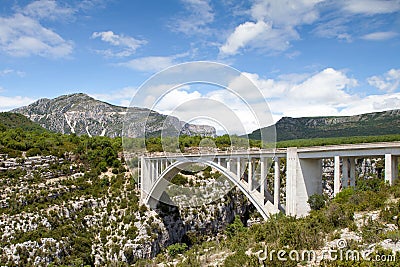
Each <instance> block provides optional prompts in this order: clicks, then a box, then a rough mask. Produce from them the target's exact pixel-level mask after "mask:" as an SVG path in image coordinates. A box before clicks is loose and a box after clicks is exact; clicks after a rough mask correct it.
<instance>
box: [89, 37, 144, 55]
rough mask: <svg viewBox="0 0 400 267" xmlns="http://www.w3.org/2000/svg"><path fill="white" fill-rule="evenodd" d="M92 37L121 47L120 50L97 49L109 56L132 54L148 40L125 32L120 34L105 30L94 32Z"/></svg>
mask: <svg viewBox="0 0 400 267" xmlns="http://www.w3.org/2000/svg"><path fill="white" fill-rule="evenodd" d="M92 38H93V39H96V38H100V39H101V40H102V41H103V42H106V43H109V44H111V45H112V46H114V47H118V48H120V50H119V51H113V50H111V49H107V50H97V52H99V53H101V54H103V55H105V56H108V57H127V56H131V55H133V54H134V53H135V52H136V49H138V48H139V47H141V46H142V45H144V44H146V43H147V41H145V40H139V39H135V38H133V37H130V36H125V35H123V34H121V35H118V34H115V33H114V32H112V31H104V32H94V33H93V34H92Z"/></svg>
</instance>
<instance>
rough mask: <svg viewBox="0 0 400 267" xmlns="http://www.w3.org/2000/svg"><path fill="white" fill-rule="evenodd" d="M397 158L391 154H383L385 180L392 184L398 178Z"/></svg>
mask: <svg viewBox="0 0 400 267" xmlns="http://www.w3.org/2000/svg"><path fill="white" fill-rule="evenodd" d="M397 164H398V160H397V157H396V156H393V155H392V154H385V182H388V183H389V185H392V184H393V183H394V181H395V180H396V179H397V178H398V172H399V170H398V165H397Z"/></svg>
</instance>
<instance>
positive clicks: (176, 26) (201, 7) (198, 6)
mask: <svg viewBox="0 0 400 267" xmlns="http://www.w3.org/2000/svg"><path fill="white" fill-rule="evenodd" d="M181 2H182V3H183V5H184V6H185V8H186V10H187V11H188V12H189V14H185V15H184V16H181V17H180V18H178V19H175V20H174V21H173V22H172V23H171V28H172V30H174V31H177V32H182V33H184V34H187V35H192V34H199V33H201V34H206V33H208V28H207V25H208V24H209V23H211V22H213V21H214V12H213V10H212V8H211V6H210V3H209V0H181Z"/></svg>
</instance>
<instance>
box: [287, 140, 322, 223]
mask: <svg viewBox="0 0 400 267" xmlns="http://www.w3.org/2000/svg"><path fill="white" fill-rule="evenodd" d="M321 193H322V164H321V160H320V159H300V158H299V156H298V154H297V148H295V147H291V148H288V149H287V172H286V213H287V214H288V215H291V216H300V217H302V216H306V215H307V214H308V212H309V211H310V206H309V204H308V203H307V201H308V198H309V197H310V196H311V195H313V194H321Z"/></svg>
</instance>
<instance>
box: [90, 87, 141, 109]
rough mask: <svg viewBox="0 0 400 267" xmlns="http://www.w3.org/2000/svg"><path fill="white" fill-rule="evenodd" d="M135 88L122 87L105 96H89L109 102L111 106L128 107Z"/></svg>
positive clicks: (135, 90)
mask: <svg viewBox="0 0 400 267" xmlns="http://www.w3.org/2000/svg"><path fill="white" fill-rule="evenodd" d="M136 92H137V88H136V87H130V86H128V87H124V88H122V89H120V90H113V91H111V92H110V93H107V94H104V93H102V94H96V93H93V94H89V95H90V96H91V97H93V98H96V99H98V100H101V101H106V102H110V103H112V104H116V105H120V106H123V107H127V106H129V103H130V100H131V99H132V97H133V96H134V95H135V94H136Z"/></svg>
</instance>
